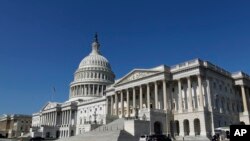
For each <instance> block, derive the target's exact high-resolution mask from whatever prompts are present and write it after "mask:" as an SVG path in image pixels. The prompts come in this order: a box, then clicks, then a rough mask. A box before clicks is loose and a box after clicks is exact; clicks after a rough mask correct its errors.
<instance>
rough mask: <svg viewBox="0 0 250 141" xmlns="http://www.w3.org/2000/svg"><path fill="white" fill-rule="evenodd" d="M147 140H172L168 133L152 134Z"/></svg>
mask: <svg viewBox="0 0 250 141" xmlns="http://www.w3.org/2000/svg"><path fill="white" fill-rule="evenodd" d="M147 141H171V139H170V138H168V137H167V136H166V135H150V136H149V137H148V140H147Z"/></svg>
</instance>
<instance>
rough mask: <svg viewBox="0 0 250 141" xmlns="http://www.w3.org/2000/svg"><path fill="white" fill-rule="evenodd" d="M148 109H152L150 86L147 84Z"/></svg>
mask: <svg viewBox="0 0 250 141" xmlns="http://www.w3.org/2000/svg"><path fill="white" fill-rule="evenodd" d="M147 108H148V109H150V85H149V83H148V84H147Z"/></svg>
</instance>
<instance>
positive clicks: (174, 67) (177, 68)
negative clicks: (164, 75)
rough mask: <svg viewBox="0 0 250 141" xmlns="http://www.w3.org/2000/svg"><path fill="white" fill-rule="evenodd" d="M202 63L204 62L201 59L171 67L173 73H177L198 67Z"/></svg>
mask: <svg viewBox="0 0 250 141" xmlns="http://www.w3.org/2000/svg"><path fill="white" fill-rule="evenodd" d="M201 63H202V61H201V60H200V59H194V60H190V61H187V62H184V63H180V64H177V65H174V66H172V67H171V72H175V71H178V70H181V69H185V68H188V67H194V66H197V65H201Z"/></svg>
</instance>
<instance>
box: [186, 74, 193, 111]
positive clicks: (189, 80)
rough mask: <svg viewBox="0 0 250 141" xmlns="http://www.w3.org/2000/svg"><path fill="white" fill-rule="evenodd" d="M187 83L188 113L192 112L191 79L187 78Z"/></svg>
mask: <svg viewBox="0 0 250 141" xmlns="http://www.w3.org/2000/svg"><path fill="white" fill-rule="evenodd" d="M187 81H188V111H189V112H191V111H193V106H192V87H191V78H190V77H188V78H187Z"/></svg>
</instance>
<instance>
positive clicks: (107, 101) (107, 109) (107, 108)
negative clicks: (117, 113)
mask: <svg viewBox="0 0 250 141" xmlns="http://www.w3.org/2000/svg"><path fill="white" fill-rule="evenodd" d="M111 97H112V96H110V98H111ZM111 99H112V98H111ZM106 113H107V115H112V106H111V103H110V113H109V97H108V96H107V97H106Z"/></svg>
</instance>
